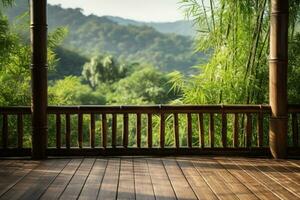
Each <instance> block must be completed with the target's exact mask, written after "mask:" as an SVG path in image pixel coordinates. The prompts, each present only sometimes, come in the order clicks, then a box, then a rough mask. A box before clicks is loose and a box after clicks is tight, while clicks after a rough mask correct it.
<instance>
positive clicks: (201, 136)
mask: <svg viewBox="0 0 300 200" xmlns="http://www.w3.org/2000/svg"><path fill="white" fill-rule="evenodd" d="M198 126H199V146H200V147H201V148H204V147H205V143H204V142H205V141H204V122H203V113H199V114H198Z"/></svg>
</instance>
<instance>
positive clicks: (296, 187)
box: [246, 159, 300, 199]
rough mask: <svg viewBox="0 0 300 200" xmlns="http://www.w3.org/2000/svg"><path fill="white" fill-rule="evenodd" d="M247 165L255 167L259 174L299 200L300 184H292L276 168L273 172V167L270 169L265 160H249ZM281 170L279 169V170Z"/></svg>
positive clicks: (292, 182)
mask: <svg viewBox="0 0 300 200" xmlns="http://www.w3.org/2000/svg"><path fill="white" fill-rule="evenodd" d="M246 163H247V164H249V165H252V166H254V167H255V169H257V170H259V171H260V172H261V173H263V174H264V175H266V176H267V177H269V178H270V179H272V181H273V182H276V183H278V184H280V185H281V186H282V187H284V188H285V189H286V190H288V191H289V192H291V193H292V194H294V195H295V196H297V197H298V198H299V199H300V182H294V181H292V180H291V179H290V178H288V177H286V176H284V175H283V174H281V173H280V172H279V171H277V170H278V168H277V170H276V169H275V170H274V167H273V168H272V167H270V163H269V162H267V161H266V160H258V159H254V160H249V161H247V162H246ZM280 170H281V168H280Z"/></svg>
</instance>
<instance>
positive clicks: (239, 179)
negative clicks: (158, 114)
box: [0, 157, 300, 199]
mask: <svg viewBox="0 0 300 200" xmlns="http://www.w3.org/2000/svg"><path fill="white" fill-rule="evenodd" d="M0 166H1V168H0V175H1V177H2V178H1V179H0V197H1V198H0V199H18V198H21V199H58V198H60V199H77V198H79V199H299V198H300V161H299V160H278V161H276V160H270V159H250V158H230V157H226V158H223V157H177V158H158V157H136V158H132V157H111V158H107V157H105V158H104V157H99V158H73V159H65V158H64V159H49V160H45V161H31V160H1V161H0Z"/></svg>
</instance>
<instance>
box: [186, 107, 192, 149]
mask: <svg viewBox="0 0 300 200" xmlns="http://www.w3.org/2000/svg"><path fill="white" fill-rule="evenodd" d="M187 143H188V147H189V148H192V147H193V129H192V114H191V113H188V114H187Z"/></svg>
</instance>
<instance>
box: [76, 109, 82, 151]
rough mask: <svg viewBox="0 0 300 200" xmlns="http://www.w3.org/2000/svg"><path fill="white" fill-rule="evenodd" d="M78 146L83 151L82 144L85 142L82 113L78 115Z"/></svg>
mask: <svg viewBox="0 0 300 200" xmlns="http://www.w3.org/2000/svg"><path fill="white" fill-rule="evenodd" d="M77 117H78V146H79V148H80V149H82V142H83V128H82V126H83V115H82V114H81V113H80V114H78V116H77Z"/></svg>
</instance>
